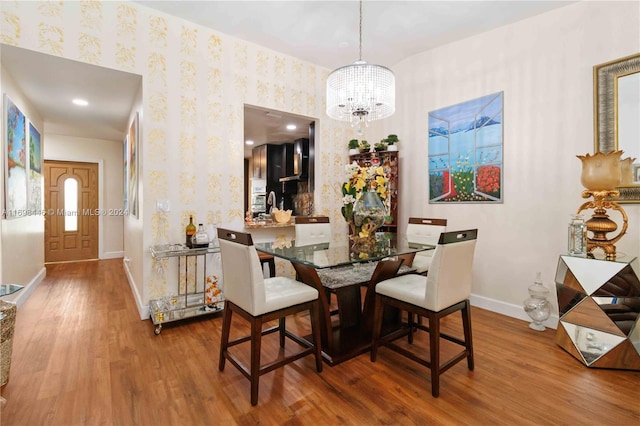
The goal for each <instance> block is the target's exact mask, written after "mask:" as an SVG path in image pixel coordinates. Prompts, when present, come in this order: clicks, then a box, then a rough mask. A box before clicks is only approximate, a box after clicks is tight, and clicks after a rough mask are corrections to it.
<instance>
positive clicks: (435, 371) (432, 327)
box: [429, 315, 440, 398]
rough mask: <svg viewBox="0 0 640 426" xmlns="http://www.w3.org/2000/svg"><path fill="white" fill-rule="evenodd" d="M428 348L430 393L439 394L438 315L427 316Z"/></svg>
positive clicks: (434, 395) (435, 396)
mask: <svg viewBox="0 0 640 426" xmlns="http://www.w3.org/2000/svg"><path fill="white" fill-rule="evenodd" d="M429 349H430V359H429V362H430V363H431V395H433V397H434V398H437V397H438V396H439V395H440V317H438V316H437V315H431V316H429Z"/></svg>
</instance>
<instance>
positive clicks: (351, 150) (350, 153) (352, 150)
mask: <svg viewBox="0 0 640 426" xmlns="http://www.w3.org/2000/svg"><path fill="white" fill-rule="evenodd" d="M356 154H360V150H359V149H353V148H352V149H350V150H349V155H356Z"/></svg>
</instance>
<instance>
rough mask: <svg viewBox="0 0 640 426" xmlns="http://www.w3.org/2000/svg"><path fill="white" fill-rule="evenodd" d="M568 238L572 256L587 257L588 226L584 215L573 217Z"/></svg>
mask: <svg viewBox="0 0 640 426" xmlns="http://www.w3.org/2000/svg"><path fill="white" fill-rule="evenodd" d="M567 238H568V239H567V242H568V250H569V255H570V256H576V257H587V224H586V223H585V221H584V219H583V217H582V215H579V214H574V215H571V220H570V221H569V231H568V236H567Z"/></svg>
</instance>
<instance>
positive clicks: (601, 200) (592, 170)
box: [577, 151, 628, 260]
mask: <svg viewBox="0 0 640 426" xmlns="http://www.w3.org/2000/svg"><path fill="white" fill-rule="evenodd" d="M621 156H622V151H611V152H609V153H606V154H605V153H602V152H597V153H595V154H594V155H590V154H586V155H578V156H577V157H578V158H579V159H580V160H582V175H581V176H580V182H582V185H583V186H584V187H585V188H587V189H586V190H584V191H582V198H589V197H593V200H592V201H587V202H585V203H583V204H582V205H581V206H580V208H579V209H578V211H577V213H580V212H581V211H583V210H588V209H593V210H594V213H593V215H592V216H591V219H589V220H587V231H588V232H589V231H590V232H591V233H592V236H591V237H589V236H588V237H587V255H591V256H593V255H592V253H593V251H594V250H595V249H597V248H600V249H602V250H603V251H604V253H605V255H606V259H607V260H615V258H616V246H615V243H617V242H618V241H619V240H620V238H622V236H623V235H624V234H625V233H626V232H627V221H628V218H627V213H626V212H625V211H624V209H623V208H622V207H621V206H620V205H619V204H618V203H616V202H615V201H613V200H612V199H615V198H618V197H619V196H620V192H619V191H618V190H617V189H616V187H617V186H618V185H620V180H621V177H622V175H621V171H620V157H621ZM607 210H617V211H618V212H620V214H621V215H622V220H623V223H622V229H621V230H620V233H618V235H616V236H615V237H613V238H610V239H608V238H607V234H608V233H610V232H615V231H616V229H618V225H617V224H616V223H615V222H614V221H613V220H611V219H610V218H609V215H607Z"/></svg>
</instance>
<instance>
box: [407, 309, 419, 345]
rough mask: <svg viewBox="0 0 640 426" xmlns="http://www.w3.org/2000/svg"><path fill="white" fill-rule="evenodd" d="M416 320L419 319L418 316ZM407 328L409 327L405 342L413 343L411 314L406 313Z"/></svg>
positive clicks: (413, 330)
mask: <svg viewBox="0 0 640 426" xmlns="http://www.w3.org/2000/svg"><path fill="white" fill-rule="evenodd" d="M418 318H420V316H419V315H418ZM407 326H408V327H409V336H408V338H407V341H408V342H409V343H410V344H411V343H413V333H414V332H415V331H416V330H415V329H414V323H413V312H409V311H407Z"/></svg>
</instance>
